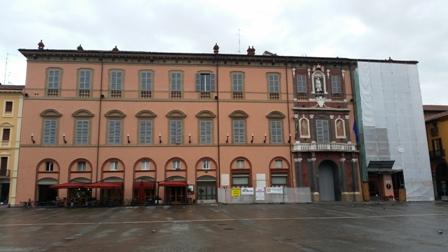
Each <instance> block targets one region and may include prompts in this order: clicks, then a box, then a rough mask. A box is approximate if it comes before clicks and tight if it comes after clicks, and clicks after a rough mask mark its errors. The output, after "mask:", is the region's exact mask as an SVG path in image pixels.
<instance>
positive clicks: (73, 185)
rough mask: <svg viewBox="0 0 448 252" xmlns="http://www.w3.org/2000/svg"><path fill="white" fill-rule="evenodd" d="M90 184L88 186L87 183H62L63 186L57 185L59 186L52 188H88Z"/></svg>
mask: <svg viewBox="0 0 448 252" xmlns="http://www.w3.org/2000/svg"><path fill="white" fill-rule="evenodd" d="M89 185H90V184H86V183H75V182H67V183H62V184H57V185H52V186H51V188H54V189H66V188H74V189H76V188H88V186H89Z"/></svg>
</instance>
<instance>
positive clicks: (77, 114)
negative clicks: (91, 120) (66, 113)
mask: <svg viewBox="0 0 448 252" xmlns="http://www.w3.org/2000/svg"><path fill="white" fill-rule="evenodd" d="M72 116H73V117H93V116H94V115H93V114H92V112H90V111H88V110H87V109H79V110H76V111H75V112H73V114H72Z"/></svg>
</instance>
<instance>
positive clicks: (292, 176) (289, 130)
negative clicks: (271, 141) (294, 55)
mask: <svg viewBox="0 0 448 252" xmlns="http://www.w3.org/2000/svg"><path fill="white" fill-rule="evenodd" d="M285 77H286V114H287V118H288V120H287V123H288V145H289V170H290V174H291V176H290V179H289V181H290V185H291V187H294V169H293V168H292V167H293V164H294V162H293V160H294V159H293V154H292V151H293V148H292V146H293V144H292V143H293V140H292V134H291V122H290V121H289V120H291V117H290V111H289V110H290V107H289V82H288V63H285ZM293 83H294V80H293ZM296 183H297V181H296Z"/></svg>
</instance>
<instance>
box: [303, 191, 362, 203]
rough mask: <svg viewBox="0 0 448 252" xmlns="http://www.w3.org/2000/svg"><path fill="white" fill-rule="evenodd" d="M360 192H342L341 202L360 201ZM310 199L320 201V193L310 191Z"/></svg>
mask: <svg viewBox="0 0 448 252" xmlns="http://www.w3.org/2000/svg"><path fill="white" fill-rule="evenodd" d="M362 200H363V199H362V194H361V193H360V192H342V193H341V200H340V201H342V202H359V201H362ZM312 201H313V202H320V193H319V192H313V193H312Z"/></svg>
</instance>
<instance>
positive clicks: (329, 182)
mask: <svg viewBox="0 0 448 252" xmlns="http://www.w3.org/2000/svg"><path fill="white" fill-rule="evenodd" d="M338 181H339V179H338V175H337V165H336V164H335V163H334V162H332V161H329V160H327V161H323V162H322V163H321V164H320V165H319V194H320V201H335V200H340V194H341V192H340V190H339V183H338Z"/></svg>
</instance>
